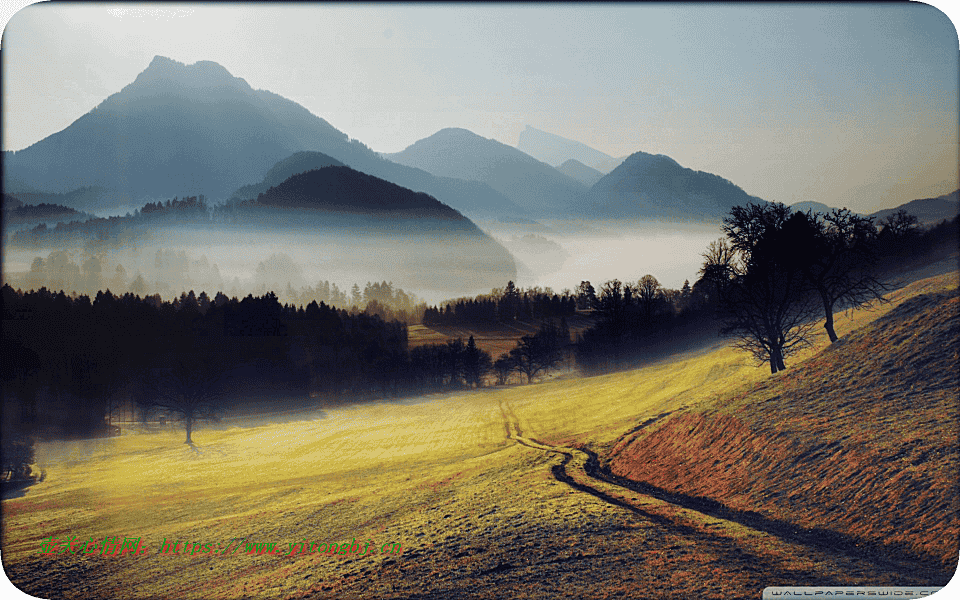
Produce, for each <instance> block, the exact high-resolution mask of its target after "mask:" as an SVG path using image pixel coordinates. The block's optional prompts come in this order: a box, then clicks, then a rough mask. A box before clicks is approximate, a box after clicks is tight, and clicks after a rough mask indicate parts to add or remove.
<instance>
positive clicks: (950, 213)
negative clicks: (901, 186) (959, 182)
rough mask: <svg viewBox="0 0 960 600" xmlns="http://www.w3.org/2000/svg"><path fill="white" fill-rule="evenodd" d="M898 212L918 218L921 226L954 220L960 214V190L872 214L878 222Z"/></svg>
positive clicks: (912, 201)
mask: <svg viewBox="0 0 960 600" xmlns="http://www.w3.org/2000/svg"><path fill="white" fill-rule="evenodd" d="M898 210H905V211H907V213H909V214H911V215H914V216H915V217H917V220H918V221H919V222H920V224H921V225H936V224H937V223H939V222H940V221H943V220H944V219H948V220H949V219H952V218H954V217H955V216H957V214H960V190H958V191H955V192H951V193H949V194H944V195H943V196H938V197H936V198H920V199H918V200H911V201H910V202H907V203H905V204H901V205H900V206H897V207H895V208H887V209H884V210H878V211H876V212H874V213H870V216H871V217H874V219H875V220H876V222H878V223H879V222H880V221H881V220H882V219H884V218H886V217H888V216H890V215H892V214H894V213H895V212H897V211H898Z"/></svg>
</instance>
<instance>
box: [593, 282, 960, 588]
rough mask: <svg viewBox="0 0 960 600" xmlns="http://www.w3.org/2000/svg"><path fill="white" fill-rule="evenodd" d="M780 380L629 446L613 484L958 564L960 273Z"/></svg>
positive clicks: (712, 402)
mask: <svg viewBox="0 0 960 600" xmlns="http://www.w3.org/2000/svg"><path fill="white" fill-rule="evenodd" d="M893 296H894V301H895V302H897V301H898V300H897V298H898V297H899V298H904V297H906V298H907V299H906V300H905V301H903V302H902V303H901V304H899V305H898V306H896V307H895V308H893V309H892V310H890V311H889V312H888V313H887V314H885V315H884V316H882V317H880V318H879V319H877V320H876V321H874V322H872V323H870V324H868V325H867V326H865V327H862V328H861V329H859V330H856V331H855V332H853V333H852V334H850V335H848V336H844V337H843V338H842V339H841V341H840V342H839V343H837V344H833V345H830V346H828V347H826V348H824V349H823V350H822V351H821V352H819V353H818V354H816V355H815V356H813V357H811V358H810V359H808V360H807V361H805V362H803V363H800V364H797V365H796V367H794V368H791V369H789V370H788V371H786V372H785V373H784V374H782V375H781V376H777V377H771V378H769V379H765V380H763V381H760V382H757V383H752V384H748V385H744V386H742V387H740V388H739V389H736V390H733V391H731V392H727V393H720V394H716V395H715V396H714V397H712V398H710V399H709V400H707V401H703V402H700V403H697V404H695V405H692V406H690V407H689V408H686V409H684V410H681V411H678V412H675V413H673V414H671V415H670V416H669V418H666V419H663V420H661V421H659V422H658V423H656V424H655V425H651V426H648V427H640V428H638V429H637V430H635V431H634V432H632V433H630V434H628V435H626V436H625V437H624V438H622V439H621V440H620V442H619V443H618V444H617V445H616V447H614V448H613V450H612V451H611V452H610V454H609V456H608V457H607V461H608V465H609V468H610V470H611V471H612V473H613V474H615V475H619V476H623V477H626V478H629V479H631V480H635V481H639V482H643V483H645V484H649V485H651V486H654V488H656V489H658V490H661V491H663V492H665V493H667V494H671V495H675V496H677V497H682V498H687V499H688V500H689V501H690V502H693V503H694V504H697V505H710V506H716V505H717V503H719V505H720V506H722V507H725V508H726V509H729V510H730V511H734V512H736V511H743V512H744V514H747V513H749V514H747V516H748V518H753V519H754V520H763V521H768V522H778V523H782V524H783V526H784V527H802V528H805V529H807V530H814V531H817V532H819V533H816V534H815V535H817V536H819V537H820V538H822V539H835V540H836V541H837V543H846V544H856V545H863V546H865V547H870V548H874V549H875V550H879V551H882V552H883V553H885V554H887V555H890V556H894V557H901V558H902V557H905V556H911V555H912V556H915V557H917V559H919V560H925V561H928V562H933V563H940V564H941V565H942V567H943V568H945V569H948V570H952V569H954V568H955V567H956V560H957V551H958V546H957V533H958V526H960V523H958V521H957V508H958V500H960V499H958V496H957V489H956V481H957V478H958V471H957V468H958V439H957V429H956V423H957V420H958V416H960V415H958V406H957V392H958V389H960V380H958V374H957V370H956V365H957V360H958V358H960V297H958V293H957V289H956V273H955V272H954V273H951V274H949V275H945V276H940V277H938V278H934V279H930V280H922V281H920V282H918V283H915V284H912V285H911V286H909V287H907V288H905V289H903V290H900V291H899V292H897V293H895V294H894V295H893Z"/></svg>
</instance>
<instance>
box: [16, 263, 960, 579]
mask: <svg viewBox="0 0 960 600" xmlns="http://www.w3.org/2000/svg"><path fill="white" fill-rule="evenodd" d="M955 280H956V273H952V274H950V275H949V276H946V277H941V278H940V279H936V280H930V281H927V282H922V283H919V284H915V285H914V286H913V287H910V288H905V289H903V290H900V291H899V292H896V293H895V294H894V296H893V297H892V300H893V302H891V303H890V304H888V305H884V306H883V307H881V308H879V309H878V310H875V311H872V312H856V313H853V314H851V315H843V316H841V317H840V319H838V324H837V330H838V333H839V334H840V335H841V336H845V337H846V336H850V334H851V332H853V331H855V330H857V329H859V328H861V327H863V326H865V325H868V324H869V323H871V322H873V321H874V320H875V319H878V318H880V317H882V316H883V315H886V314H896V313H891V311H894V310H896V307H898V306H901V305H903V303H904V302H906V301H908V300H909V299H910V298H915V297H918V296H919V295H920V294H924V293H929V292H938V293H939V292H940V291H943V290H946V289H949V288H950V287H951V286H952V287H954V288H955V287H956V283H955ZM951 282H952V283H951ZM898 318H900V317H898ZM903 318H909V316H908V315H904V316H903ZM847 343H848V344H851V345H852V344H854V343H855V342H854V341H853V338H852V337H851V338H850V340H849V341H848V342H847ZM826 345H827V344H826V341H825V340H824V339H818V340H817V344H816V345H815V347H814V348H812V349H810V350H808V351H806V354H805V355H804V356H800V357H796V358H794V359H793V360H792V361H791V362H790V363H789V364H788V366H789V367H790V369H788V371H787V372H786V373H785V374H783V376H782V377H779V378H777V380H776V382H774V383H771V381H770V379H771V378H770V375H769V373H768V371H767V370H766V369H765V368H764V367H760V368H757V367H756V366H755V365H754V363H753V362H752V360H750V359H749V357H747V356H746V355H744V354H742V353H739V352H736V351H734V350H732V349H730V348H727V347H723V348H719V349H704V350H701V351H697V352H691V353H687V354H684V355H681V356H676V357H672V358H671V359H668V360H663V361H660V362H658V363H654V364H650V365H649V366H647V367H645V368H642V369H637V370H633V371H629V372H624V373H616V374H610V375H604V376H598V377H589V378H587V377H584V378H576V377H573V376H572V375H568V376H564V377H560V378H558V379H555V380H551V381H548V382H545V383H541V384H536V385H524V386H514V387H507V388H499V389H484V390H477V391H471V392H464V393H457V394H447V395H438V396H431V397H425V398H420V399H417V400H407V401H403V402H381V403H376V404H362V405H354V406H340V407H333V408H326V409H324V411H323V413H322V414H321V413H318V412H317V411H315V410H311V411H308V412H304V413H303V414H302V415H291V414H285V415H282V416H278V418H277V419H275V420H276V421H277V422H273V423H271V422H269V421H270V420H271V419H269V418H266V419H260V420H259V421H258V425H257V426H245V427H244V426H236V427H232V426H224V427H221V428H219V429H213V428H201V429H199V430H198V431H195V433H194V442H195V443H196V447H195V448H191V447H189V446H186V445H184V444H183V432H182V431H176V430H165V431H161V432H153V433H151V432H142V433H132V432H131V433H127V434H125V435H123V436H121V437H118V438H113V439H107V440H98V441H88V442H75V443H61V444H42V445H41V446H40V448H39V449H38V462H39V463H40V465H39V466H41V467H42V468H44V469H45V470H46V478H45V480H44V481H43V482H41V483H39V484H37V485H35V486H33V487H31V488H29V489H28V490H26V492H25V494H24V495H22V496H21V497H15V498H8V499H5V500H4V501H3V522H2V527H3V545H2V550H3V564H4V568H5V570H6V572H7V574H8V576H9V577H10V578H11V580H13V581H14V582H15V583H16V584H17V585H18V586H20V587H21V589H23V590H25V591H27V592H28V593H31V594H34V595H37V596H40V597H46V598H52V597H65V598H90V597H99V598H171V597H178V598H326V597H331V598H334V597H335V598H354V597H358V598H359V597H363V598H371V597H377V598H380V597H383V598H388V597H389V598H414V597H422V598H431V597H479V598H493V597H497V598H500V597H520V598H522V597H529V598H544V597H585V598H621V597H625V596H627V597H635V596H638V595H642V596H643V597H647V598H684V597H691V594H694V593H700V594H701V595H700V596H699V597H715V596H712V594H715V595H716V596H719V595H720V594H722V593H726V594H731V596H730V597H754V598H755V597H759V593H760V590H761V589H762V588H763V587H765V586H768V585H818V584H849V585H866V584H871V585H881V584H887V585H889V584H894V583H896V584H914V585H919V584H931V583H934V582H939V583H940V584H941V585H942V584H943V581H940V580H941V579H942V578H943V573H944V572H943V571H942V570H937V569H933V570H932V571H931V570H929V569H927V568H926V567H925V566H922V565H921V566H917V567H914V568H911V567H910V566H907V567H904V566H903V565H898V564H892V563H889V562H885V561H884V560H880V559H874V558H873V557H872V556H870V555H866V554H864V555H860V556H854V555H850V553H848V552H844V551H841V550H835V549H830V548H824V547H821V546H818V545H816V544H808V543H804V542H803V541H802V540H800V541H798V540H796V539H792V538H790V537H789V536H781V535H778V534H777V532H775V531H774V532H770V531H765V530H764V529H763V528H762V527H761V528H758V527H754V526H752V525H750V524H749V523H744V522H740V521H738V520H737V519H735V518H724V517H716V516H711V515H709V514H705V513H703V512H700V511H698V510H695V509H691V508H689V507H685V506H683V505H682V504H679V503H676V502H671V501H669V499H668V500H663V499H660V498H657V497H655V496H651V495H644V494H642V493H640V492H637V491H635V490H632V489H630V488H628V487H624V486H621V485H616V484H614V483H611V482H609V481H602V480H600V479H597V478H596V477H594V476H593V475H592V474H591V470H590V465H589V464H588V463H589V462H590V460H591V459H590V456H591V455H590V454H589V453H596V454H599V455H600V456H601V457H607V456H609V455H610V453H611V452H612V451H613V450H614V449H615V448H616V449H617V452H615V453H614V454H613V455H614V456H617V455H622V456H625V457H627V459H626V460H628V462H629V460H634V459H635V458H636V456H639V455H637V454H636V453H634V454H629V453H627V452H625V451H624V448H631V449H632V448H634V447H637V445H638V444H639V439H640V438H638V437H635V436H641V437H642V436H645V435H654V434H655V433H656V432H657V431H666V429H665V428H666V427H668V426H670V424H671V423H681V422H682V421H680V420H679V419H680V417H679V415H681V414H683V415H697V414H707V413H709V412H710V411H713V412H714V413H716V414H732V415H739V414H740V411H741V408H740V406H741V405H737V404H733V403H729V402H734V400H735V402H741V403H742V406H743V407H747V406H748V405H749V404H750V403H751V398H754V396H751V395H750V394H752V393H753V392H749V393H748V392H745V391H744V390H751V389H770V386H771V385H787V382H788V381H790V378H791V377H796V375H795V373H802V372H803V371H802V369H803V368H805V367H803V366H802V363H803V361H813V362H808V363H807V364H816V362H815V361H818V360H824V357H825V356H829V355H830V353H835V351H834V350H833V349H831V350H828V351H827V352H823V350H824V348H825V347H826ZM948 358H949V357H948ZM954 361H955V359H954ZM849 383H850V385H855V382H849ZM875 383H876V380H875ZM876 385H885V384H884V383H883V382H880V383H876ZM877 391H878V392H879V393H883V390H877ZM756 393H760V392H756ZM951 393H953V395H954V397H955V395H956V390H955V389H954V390H953V391H952V392H951ZM730 399H734V400H730ZM728 400H729V402H728ZM742 410H744V411H746V410H747V408H743V409H742ZM755 410H761V409H755ZM724 411H727V412H726V413H725V412H724ZM710 414H713V413H710ZM758 414H759V413H758ZM944 417H945V418H946V417H948V415H944ZM684 418H690V417H684ZM731 418H733V417H731ZM818 418H820V417H818ZM823 418H829V415H824V417H823ZM851 418H855V415H853V416H852V417H851ZM940 422H941V421H937V423H940ZM641 425H646V427H641ZM928 425H929V426H930V427H933V428H934V429H936V427H937V425H936V423H930V424H928ZM937 431H939V430H937ZM651 432H652V433H651ZM911 435H912V434H911ZM901 437H905V436H901ZM761 450H762V449H761ZM761 450H758V451H761ZM709 451H710V452H711V453H712V452H713V449H712V448H711V449H709ZM631 452H632V450H631ZM708 458H709V460H710V461H712V460H714V459H713V458H712V457H710V456H708V457H706V458H704V460H707V459H708ZM952 464H953V465H954V466H955V465H956V462H955V457H954V459H953V463H952ZM700 466H702V465H700ZM705 472H706V471H704V470H701V471H699V473H700V475H701V476H702V475H703V474H704V473H705ZM809 475H810V476H811V477H814V476H815V474H812V473H810V474H809ZM847 475H848V476H849V477H853V476H855V475H854V474H851V473H848V474H847ZM664 487H665V486H664ZM716 489H717V490H719V491H721V492H722V491H723V490H724V489H727V488H722V487H720V488H716ZM721 499H722V500H724V501H729V502H730V503H731V504H733V503H734V501H733V500H731V499H729V498H726V497H723V498H721ZM750 501H752V500H750ZM816 501H817V500H812V501H811V502H814V503H815V502H816ZM743 502H744V503H747V502H748V501H747V500H743ZM745 505H746V504H745ZM777 514H780V513H777ZM792 514H793V513H783V515H786V517H790V516H791V515H792ZM51 536H53V537H57V538H65V537H71V536H76V537H77V538H78V539H81V540H83V541H87V540H88V539H89V538H91V537H92V538H93V539H103V538H104V537H105V536H119V537H120V538H123V537H141V538H142V540H143V542H144V543H145V544H147V545H148V546H149V548H150V551H149V552H147V553H146V554H143V555H140V556H134V555H129V554H128V555H126V556H121V557H108V556H100V555H96V554H91V555H84V554H76V555H74V554H57V555H53V556H47V555H41V554H39V552H38V551H39V550H40V548H41V544H42V542H43V540H44V539H47V538H50V537H51ZM165 538H166V539H171V538H172V539H174V540H179V541H181V542H191V543H194V542H196V543H200V544H210V548H211V550H212V551H211V552H201V553H199V554H196V555H182V554H181V555H163V554H159V553H158V550H159V546H160V542H161V541H162V540H163V539H165ZM236 538H243V539H244V540H245V541H246V542H256V543H271V542H273V543H277V544H278V545H279V547H280V548H282V549H283V554H287V553H288V551H289V548H290V546H289V544H296V543H298V542H303V541H306V542H307V545H308V547H309V546H310V545H311V544H312V543H314V542H317V543H321V544H323V543H327V544H328V543H330V542H337V543H339V542H344V541H346V542H348V543H349V542H351V541H352V540H354V539H356V540H357V542H358V543H359V544H360V545H361V546H362V545H363V544H366V542H367V541H368V540H372V542H371V547H375V548H378V552H377V553H375V554H373V555H366V556H354V555H348V556H339V555H337V556H330V555H327V554H319V553H314V554H308V555H303V554H295V555H293V556H278V555H266V554H264V555H249V554H246V553H245V546H241V548H240V550H239V551H237V552H236V553H232V552H231V547H233V546H232V543H231V540H233V539H236ZM954 541H955V536H954ZM384 543H390V544H393V543H399V544H400V545H401V547H402V551H401V552H400V553H399V554H391V553H387V554H381V553H379V548H381V547H382V545H383V544H384ZM954 553H955V547H954ZM950 573H951V574H952V571H951V572H950ZM937 578H940V579H937ZM947 578H949V577H947ZM698 590H700V592H698Z"/></svg>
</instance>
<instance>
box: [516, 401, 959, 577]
mask: <svg viewBox="0 0 960 600" xmlns="http://www.w3.org/2000/svg"><path fill="white" fill-rule="evenodd" d="M500 411H501V415H502V417H503V423H504V432H505V434H506V435H507V437H508V438H510V439H512V440H515V441H516V442H517V443H518V444H521V445H523V446H526V447H528V448H532V449H535V450H539V451H542V452H548V453H553V454H557V455H560V456H562V457H563V459H562V461H561V462H560V463H558V464H554V465H553V466H552V467H551V473H552V475H553V477H554V478H555V479H556V480H557V481H559V482H562V483H565V484H567V485H568V486H570V487H572V488H573V489H575V490H577V491H580V492H583V493H585V494H589V495H591V496H593V497H594V498H598V499H600V500H602V501H603V502H606V503H608V504H611V505H613V506H616V507H619V508H622V509H624V510H627V511H630V512H631V513H633V514H634V515H637V516H638V517H640V518H642V519H644V520H648V521H650V522H652V523H654V524H656V525H657V526H659V527H662V528H664V529H666V530H667V531H669V532H670V533H671V534H675V535H678V536H682V537H684V538H686V539H688V540H692V541H694V542H695V543H696V544H697V545H699V546H700V547H702V548H705V549H708V552H709V554H711V555H714V554H716V553H718V552H719V553H720V554H722V555H724V556H725V559H724V560H727V558H729V560H730V561H731V562H730V563H729V564H727V565H726V567H727V568H732V569H733V570H735V571H740V572H751V571H752V572H759V573H760V574H761V575H762V577H763V579H764V580H766V581H767V582H768V583H766V584H764V585H781V584H780V583H776V582H789V583H788V584H790V585H827V584H838V583H842V582H841V581H837V580H836V579H829V580H825V579H823V578H822V577H823V573H822V571H821V570H820V569H818V568H817V569H809V570H806V572H804V571H803V570H801V571H799V572H798V570H797V565H798V564H811V563H813V564H816V565H818V566H821V567H822V566H826V567H827V568H828V570H829V571H831V572H837V571H838V572H841V573H844V574H846V575H848V576H850V577H851V579H860V578H863V577H866V578H867V579H868V580H869V578H870V577H871V576H874V577H877V578H878V579H881V578H882V579H883V580H885V581H891V580H892V581H896V582H897V584H898V585H929V583H930V582H931V581H939V580H941V579H943V580H944V581H946V580H948V579H949V577H950V574H946V579H944V576H945V574H944V573H943V572H942V571H940V570H938V569H937V568H936V567H935V566H932V565H931V566H926V567H924V566H921V567H919V568H918V566H917V562H916V559H915V558H914V557H906V560H903V561H898V560H896V559H895V558H894V557H889V556H883V555H881V554H879V553H878V549H877V548H873V547H868V546H865V545H863V544H860V543H858V541H857V540H853V539H850V538H848V537H846V536H843V535H842V534H838V533H836V532H832V531H827V530H808V529H803V528H799V527H796V526H794V525H791V524H790V523H785V522H779V521H775V520H772V519H767V518H765V517H763V516H762V515H759V514H757V513H743V512H739V511H732V510H729V509H727V508H726V507H724V506H723V505H721V504H720V503H717V502H715V501H712V500H709V499H705V498H693V497H685V496H681V495H677V494H671V493H668V492H666V491H664V490H660V489H658V488H655V487H653V486H650V485H647V484H643V483H638V482H634V481H631V480H627V479H624V478H621V477H618V476H616V475H613V474H612V473H610V472H609V470H608V469H606V468H604V467H602V466H601V465H600V461H599V457H598V456H597V454H596V453H594V452H593V451H591V450H589V449H586V448H574V447H567V446H556V445H551V444H545V443H543V442H540V441H538V440H536V439H533V438H529V437H525V436H524V435H523V430H522V429H521V426H520V420H519V418H518V417H517V415H516V414H515V413H514V412H513V409H512V407H511V406H510V405H509V403H504V402H502V401H501V402H500ZM662 416H664V415H661V417H662ZM655 420H657V419H651V420H650V421H648V422H647V424H649V423H650V422H652V421H655ZM881 574H882V575H881ZM798 576H799V577H798ZM804 580H805V581H804ZM848 585H850V584H848Z"/></svg>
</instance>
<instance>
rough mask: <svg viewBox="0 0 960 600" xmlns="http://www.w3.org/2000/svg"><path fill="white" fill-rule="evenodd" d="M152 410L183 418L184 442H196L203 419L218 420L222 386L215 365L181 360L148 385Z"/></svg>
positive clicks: (177, 418) (179, 419)
mask: <svg viewBox="0 0 960 600" xmlns="http://www.w3.org/2000/svg"><path fill="white" fill-rule="evenodd" d="M148 386H149V388H150V391H151V395H150V400H149V410H150V412H152V413H153V412H159V413H161V414H164V415H165V416H167V417H168V418H171V419H173V420H177V421H183V424H184V427H185V428H186V430H187V439H186V440H185V442H184V443H186V444H190V445H191V446H192V445H193V439H192V434H193V429H194V426H195V425H196V423H197V422H200V421H214V422H215V421H219V410H220V408H221V406H220V403H221V401H222V399H223V388H222V385H221V382H220V378H219V374H218V371H217V369H216V368H215V366H214V365H213V364H212V363H210V362H207V361H201V360H198V361H193V362H191V361H188V360H187V359H181V360H179V361H178V362H177V363H176V364H175V366H174V367H173V368H170V369H165V370H163V371H162V373H161V374H160V375H159V376H158V377H155V378H154V379H152V380H151V381H150V382H149V384H148Z"/></svg>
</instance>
